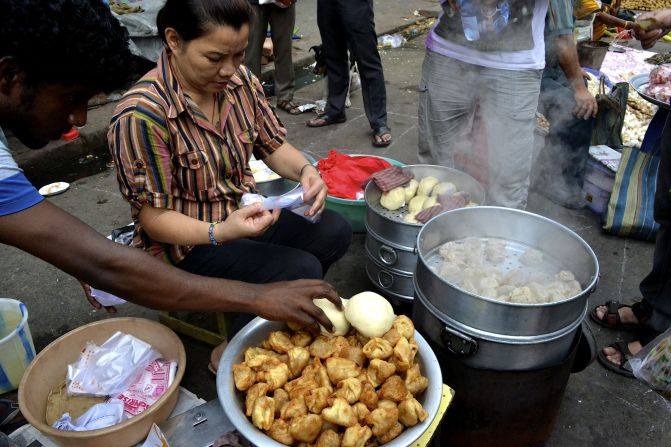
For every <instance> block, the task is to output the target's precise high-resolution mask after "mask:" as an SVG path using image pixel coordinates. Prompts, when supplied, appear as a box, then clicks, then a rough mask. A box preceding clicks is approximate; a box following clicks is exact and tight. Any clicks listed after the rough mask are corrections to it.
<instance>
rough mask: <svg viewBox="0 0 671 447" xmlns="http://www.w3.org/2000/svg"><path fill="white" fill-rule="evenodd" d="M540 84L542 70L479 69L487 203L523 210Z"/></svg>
mask: <svg viewBox="0 0 671 447" xmlns="http://www.w3.org/2000/svg"><path fill="white" fill-rule="evenodd" d="M540 84H541V70H520V71H512V70H496V69H483V70H482V82H481V83H480V84H479V86H480V87H481V90H482V91H483V93H482V95H481V96H480V104H481V106H482V115H483V116H484V117H485V128H486V131H487V142H488V164H489V182H488V187H487V202H488V203H489V204H492V205H499V206H507V207H511V208H520V209H524V208H525V207H526V204H527V196H528V193H529V176H530V173H531V159H532V155H533V145H534V126H535V121H536V109H537V108H538V95H539V92H540Z"/></svg>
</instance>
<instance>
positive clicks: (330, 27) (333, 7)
mask: <svg viewBox="0 0 671 447" xmlns="http://www.w3.org/2000/svg"><path fill="white" fill-rule="evenodd" d="M317 24H318V25H319V34H320V35H321V38H322V48H323V51H324V57H325V58H326V75H327V77H328V89H329V94H328V101H327V104H326V109H325V110H324V112H325V114H326V115H328V116H330V117H332V118H339V117H344V116H345V99H346V97H347V89H348V88H349V59H348V57H347V38H346V35H345V30H344V25H343V22H342V19H341V17H340V11H339V8H338V1H337V0H317Z"/></svg>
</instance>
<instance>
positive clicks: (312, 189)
mask: <svg viewBox="0 0 671 447" xmlns="http://www.w3.org/2000/svg"><path fill="white" fill-rule="evenodd" d="M301 186H302V187H303V201H304V202H310V201H312V200H314V202H313V203H312V206H311V207H310V209H309V210H308V211H307V212H306V213H305V215H306V216H314V215H315V214H317V213H321V212H322V211H323V210H324V206H325V201H326V196H327V195H328V188H327V187H326V183H324V180H322V178H321V176H320V175H319V171H317V168H315V167H314V166H312V165H306V166H305V167H304V168H303V172H302V173H301Z"/></svg>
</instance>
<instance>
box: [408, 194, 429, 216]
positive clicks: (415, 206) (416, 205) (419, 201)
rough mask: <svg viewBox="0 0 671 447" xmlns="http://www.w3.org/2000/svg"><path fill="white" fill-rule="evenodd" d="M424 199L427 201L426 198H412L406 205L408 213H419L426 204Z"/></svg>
mask: <svg viewBox="0 0 671 447" xmlns="http://www.w3.org/2000/svg"><path fill="white" fill-rule="evenodd" d="M426 199H428V197H426V196H415V197H413V198H412V199H411V200H410V202H409V203H408V211H410V212H411V213H415V214H417V213H419V212H420V211H422V209H424V202H426Z"/></svg>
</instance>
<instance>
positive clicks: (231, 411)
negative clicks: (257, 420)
mask: <svg viewBox="0 0 671 447" xmlns="http://www.w3.org/2000/svg"><path fill="white" fill-rule="evenodd" d="M286 328H287V327H286V325H285V324H284V323H279V322H275V321H267V320H264V319H262V318H255V319H254V320H252V321H251V322H250V323H249V324H248V325H247V326H245V327H244V328H243V329H242V330H241V331H240V332H238V334H237V335H236V336H235V337H233V339H232V340H231V341H230V342H229V344H228V346H227V347H226V350H225V351H224V355H223V356H222V358H221V362H220V363H219V369H218V370H217V394H218V395H219V402H220V403H221V406H222V408H223V409H224V413H225V414H226V416H227V417H228V419H229V420H230V421H231V422H232V423H233V425H234V426H235V428H236V429H237V430H238V431H239V432H240V433H241V434H242V435H243V436H244V437H245V438H246V439H247V440H249V441H250V442H251V443H252V444H253V445H257V446H263V447H285V446H284V445H283V444H280V443H279V442H276V441H274V440H273V439H271V438H270V437H269V436H267V435H265V434H264V433H263V432H262V431H260V430H259V429H257V428H256V427H255V426H253V425H252V423H251V421H250V420H249V419H248V418H247V417H246V416H245V413H244V411H243V408H244V404H245V399H244V396H243V393H240V392H239V391H237V390H236V389H235V384H234V382H233V373H232V368H233V364H235V363H240V362H242V361H243V360H244V351H245V350H246V349H247V348H248V347H250V346H258V345H259V344H260V343H261V342H262V341H263V340H264V339H265V338H266V337H267V336H268V334H269V333H270V332H272V331H280V330H286ZM415 341H416V342H417V346H418V348H419V349H418V351H417V359H418V361H419V364H420V367H421V370H422V374H423V375H424V376H426V377H427V378H428V379H429V386H428V388H427V389H426V390H425V391H424V392H423V393H422V394H420V395H418V397H417V400H418V401H419V402H420V403H421V404H422V406H423V407H424V409H425V410H426V411H427V412H428V413H429V417H428V418H426V419H425V420H424V422H420V423H419V424H417V425H415V426H414V427H410V428H408V429H406V430H405V431H403V433H401V434H400V435H399V436H398V437H397V438H395V439H393V440H392V441H390V442H388V443H387V444H385V447H406V446H410V445H414V442H415V441H416V440H417V439H419V438H420V436H422V434H423V433H424V432H425V431H427V430H428V428H429V426H430V425H431V423H432V422H433V420H434V419H435V418H436V417H437V415H438V410H439V407H440V401H441V398H442V390H443V376H442V372H441V370H440V365H439V364H438V359H437V358H436V355H435V354H434V353H433V351H432V350H431V347H430V346H429V343H428V342H427V341H426V340H425V339H424V337H422V335H421V334H420V333H419V332H418V331H415Z"/></svg>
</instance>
